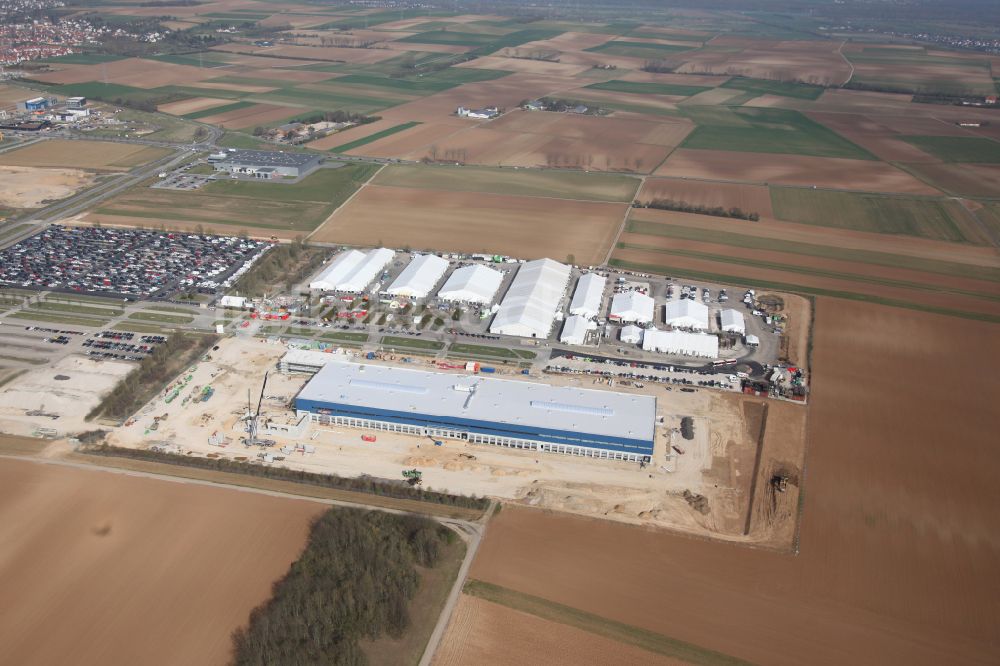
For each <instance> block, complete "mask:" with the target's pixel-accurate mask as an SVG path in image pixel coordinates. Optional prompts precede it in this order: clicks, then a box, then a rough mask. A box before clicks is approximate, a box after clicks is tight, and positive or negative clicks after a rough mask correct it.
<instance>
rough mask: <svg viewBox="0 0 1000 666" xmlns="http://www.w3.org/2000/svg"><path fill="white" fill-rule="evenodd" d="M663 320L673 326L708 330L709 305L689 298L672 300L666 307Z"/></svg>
mask: <svg viewBox="0 0 1000 666" xmlns="http://www.w3.org/2000/svg"><path fill="white" fill-rule="evenodd" d="M663 322H664V323H665V324H666V325H667V326H670V327H671V328H681V329H686V330H690V331H707V330H708V306H707V305H704V304H703V303H699V302H698V301H691V300H687V299H681V300H679V301H671V302H669V303H667V306H666V308H665V309H664V315H663Z"/></svg>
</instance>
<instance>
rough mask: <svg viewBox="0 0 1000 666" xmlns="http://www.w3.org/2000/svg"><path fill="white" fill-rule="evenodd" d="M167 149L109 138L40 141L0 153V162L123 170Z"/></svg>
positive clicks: (29, 165)
mask: <svg viewBox="0 0 1000 666" xmlns="http://www.w3.org/2000/svg"><path fill="white" fill-rule="evenodd" d="M168 153H169V151H168V150H166V149H164V148H152V147H148V146H139V145H133V144H128V143H113V142H110V141H68V140H63V139H53V140H50V141H40V142H38V143H33V144H31V145H29V146H26V147H24V148H19V149H17V150H12V151H9V152H6V153H3V154H2V155H0V164H4V165H8V166H24V167H68V168H77V169H97V170H104V171H127V170H128V169H130V168H132V167H134V166H138V165H140V164H146V163H147V162H152V161H153V160H155V159H159V158H160V157H163V156H164V155H167V154H168Z"/></svg>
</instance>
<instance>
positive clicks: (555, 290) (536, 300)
mask: <svg viewBox="0 0 1000 666" xmlns="http://www.w3.org/2000/svg"><path fill="white" fill-rule="evenodd" d="M569 275H570V268H569V266H566V265H564V264H560V263H559V262H558V261H553V260H552V259H536V260H535V261H529V262H528V263H526V264H522V265H521V268H520V270H518V271H517V275H516V276H515V277H514V281H513V282H512V283H511V285H510V289H508V290H507V295H506V296H504V299H503V302H502V303H501V304H500V309H499V310H498V311H497V314H496V316H495V317H494V318H493V323H492V324H491V325H490V332H491V333H495V334H499V335H516V336H520V337H523V338H547V337H548V336H549V332H550V331H551V330H552V322H553V320H554V319H555V316H556V311H557V310H558V309H559V303H560V301H562V297H563V295H564V294H565V293H566V285H567V283H568V282H569Z"/></svg>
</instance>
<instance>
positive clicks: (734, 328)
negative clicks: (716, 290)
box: [719, 308, 747, 335]
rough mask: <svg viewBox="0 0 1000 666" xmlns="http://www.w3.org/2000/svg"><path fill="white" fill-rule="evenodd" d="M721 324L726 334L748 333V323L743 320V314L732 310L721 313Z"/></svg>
mask: <svg viewBox="0 0 1000 666" xmlns="http://www.w3.org/2000/svg"><path fill="white" fill-rule="evenodd" d="M719 324H721V328H722V330H723V331H725V332H726V333H737V334H739V335H744V334H745V333H746V332H747V325H746V322H745V321H744V320H743V313H742V312H740V311H739V310H733V309H731V308H729V309H726V310H723V311H722V312H720V313H719Z"/></svg>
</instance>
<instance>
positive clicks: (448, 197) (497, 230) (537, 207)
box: [311, 185, 628, 265]
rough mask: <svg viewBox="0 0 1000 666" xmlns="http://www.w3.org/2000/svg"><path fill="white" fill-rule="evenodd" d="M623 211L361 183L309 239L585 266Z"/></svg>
mask: <svg viewBox="0 0 1000 666" xmlns="http://www.w3.org/2000/svg"><path fill="white" fill-rule="evenodd" d="M627 208H628V204H623V203H595V202H584V201H572V200H567V199H547V198H540V197H525V196H509V195H500V194H483V193H479V192H441V191H434V190H423V189H421V190H416V189H412V190H411V189H406V188H402V187H382V186H379V185H367V186H365V187H364V188H363V189H361V190H359V191H358V193H357V195H356V196H355V197H354V198H353V199H351V200H350V201H349V202H348V203H347V204H346V205H344V206H343V207H342V208H340V209H339V210H338V211H337V212H336V213H334V214H333V215H332V216H331V217H330V219H328V220H327V221H326V222H325V223H323V225H322V226H321V227H320V228H319V229H318V230H317V231H316V233H315V234H313V236H311V239H312V240H314V241H320V242H333V243H346V244H351V245H376V244H381V243H387V244H389V245H390V246H391V247H403V246H410V247H413V248H426V249H433V250H444V251H451V252H489V253H494V254H508V255H511V256H515V257H524V258H528V259H534V258H538V257H552V258H554V259H557V260H559V261H562V260H564V259H565V258H566V255H568V254H572V255H574V257H575V260H576V262H578V263H580V264H584V265H586V264H594V263H599V262H601V261H603V260H604V256H605V253H606V252H607V250H608V248H609V247H610V245H611V243H612V241H613V239H614V237H615V234H616V232H617V230H618V226H619V225H620V224H621V221H622V218H623V216H624V215H625V212H626V210H627Z"/></svg>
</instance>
